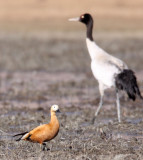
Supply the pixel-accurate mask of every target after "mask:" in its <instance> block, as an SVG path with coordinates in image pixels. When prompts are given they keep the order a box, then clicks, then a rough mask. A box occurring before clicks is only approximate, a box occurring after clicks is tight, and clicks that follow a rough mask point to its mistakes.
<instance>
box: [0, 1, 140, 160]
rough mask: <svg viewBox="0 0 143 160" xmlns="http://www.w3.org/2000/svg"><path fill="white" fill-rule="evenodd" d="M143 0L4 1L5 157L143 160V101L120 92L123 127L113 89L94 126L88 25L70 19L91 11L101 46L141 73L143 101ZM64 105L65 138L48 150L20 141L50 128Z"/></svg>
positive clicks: (0, 103)
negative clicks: (44, 127)
mask: <svg viewBox="0 0 143 160" xmlns="http://www.w3.org/2000/svg"><path fill="white" fill-rule="evenodd" d="M142 9H143V1H141V0H136V1H133V0H130V1H129V0H126V1H123V0H120V1H119V0H115V1H114V0H109V1H103V0H101V1H97V0H85V1H79V0H77V1H66V0H63V1H58V0H54V1H52V0H23V1H20V0H19V1H16V0H12V1H11V0H5V1H1V2H0V110H1V111H0V159H1V160H25V159H26V160H47V159H48V160H142V159H143V128H142V126H143V116H142V115H143V102H142V101H141V100H139V99H137V101H136V102H132V101H130V100H128V98H127V96H126V95H125V94H124V93H121V113H122V123H121V124H118V123H117V112H116V106H115V95H114V90H112V89H111V90H109V91H107V92H106V95H105V103H104V106H103V108H102V110H101V112H100V114H99V116H98V117H97V119H96V121H95V124H94V125H93V124H91V119H92V116H93V114H94V110H95V109H96V108H97V106H98V102H99V92H98V84H97V82H96V81H95V79H94V78H93V75H92V73H91V70H90V57H89V55H88V52H87V48H86V45H85V27H84V26H83V25H82V24H80V23H71V22H68V21H67V19H68V18H70V17H75V16H79V15H80V14H81V13H84V12H90V13H92V14H93V16H94V19H95V27H94V37H95V40H96V42H97V44H98V45H99V46H101V47H102V48H104V49H105V50H106V51H107V52H109V53H110V54H112V55H114V56H116V57H118V58H121V59H122V60H124V61H125V62H126V63H127V64H128V66H129V67H130V68H131V69H132V70H134V71H135V72H136V76H137V78H138V83H139V86H140V89H141V92H142V95H143V70H142V68H143V12H142ZM52 104H58V105H59V106H60V110H61V114H59V115H58V118H59V121H60V124H61V128H60V132H59V135H58V136H57V137H56V138H55V139H54V140H52V141H51V142H48V143H47V146H48V147H49V148H50V150H49V151H44V152H41V151H40V146H39V145H38V144H34V143H28V142H23V141H21V142H16V141H15V139H14V138H13V137H12V136H13V135H14V134H17V133H19V132H24V131H29V130H30V129H32V128H34V127H36V126H38V125H40V124H43V123H47V122H49V119H50V115H49V110H50V106H51V105H52Z"/></svg>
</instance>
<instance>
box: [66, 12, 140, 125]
mask: <svg viewBox="0 0 143 160" xmlns="http://www.w3.org/2000/svg"><path fill="white" fill-rule="evenodd" d="M69 21H79V22H82V23H84V24H85V25H86V36H87V37H86V44H87V48H88V51H89V54H90V57H91V70H92V72H93V75H94V77H95V78H96V79H97V81H98V83H99V92H100V102H99V106H98V108H97V110H96V112H95V116H94V118H93V121H94V120H95V117H96V116H97V115H98V113H99V111H100V109H101V107H102V105H103V96H104V91H105V90H106V89H108V88H111V87H114V88H115V90H116V104H117V115H118V121H119V122H121V116H120V100H119V93H118V92H119V90H124V91H126V93H127V94H128V97H129V98H130V99H132V100H133V101H134V100H135V99H136V96H137V95H138V96H139V97H140V98H141V99H143V97H142V96H141V93H140V90H139V87H138V84H137V80H136V76H135V74H134V72H133V71H132V70H130V69H128V67H127V65H126V64H125V63H124V62H123V61H121V60H120V59H118V58H116V57H113V56H111V55H110V54H108V53H107V52H105V51H104V50H103V49H101V48H100V47H99V46H98V45H97V44H96V43H95V42H94V40H93V36H92V30H93V18H92V16H91V15H90V14H88V13H85V14H83V15H81V16H80V17H76V18H71V19H69Z"/></svg>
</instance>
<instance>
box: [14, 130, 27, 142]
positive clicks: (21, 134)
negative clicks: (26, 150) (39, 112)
mask: <svg viewBox="0 0 143 160" xmlns="http://www.w3.org/2000/svg"><path fill="white" fill-rule="evenodd" d="M26 133H28V132H23V133H19V134H15V135H14V136H13V137H17V136H20V138H18V139H16V141H20V140H21V138H22V137H23V135H25V134H26Z"/></svg>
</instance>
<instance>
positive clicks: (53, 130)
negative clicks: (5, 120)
mask: <svg viewBox="0 0 143 160" xmlns="http://www.w3.org/2000/svg"><path fill="white" fill-rule="evenodd" d="M56 112H59V107H58V106H57V105H53V106H52V107H51V120H50V123H48V124H43V125H40V126H38V127H36V128H34V129H32V130H31V131H30V132H24V133H20V134H16V135H14V137H16V136H21V137H20V138H18V139H17V140H16V141H20V140H25V141H29V142H34V143H39V144H40V145H43V146H44V147H43V150H45V145H46V144H45V143H44V142H48V141H50V140H52V139H53V138H55V137H56V136H57V134H58V132H59V129H60V124H59V121H58V118H57V116H56Z"/></svg>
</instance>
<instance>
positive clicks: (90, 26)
mask: <svg viewBox="0 0 143 160" xmlns="http://www.w3.org/2000/svg"><path fill="white" fill-rule="evenodd" d="M86 28H87V31H86V36H87V38H89V39H90V40H91V41H94V40H93V36H92V31H93V21H90V22H89V23H87V24H86Z"/></svg>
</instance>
